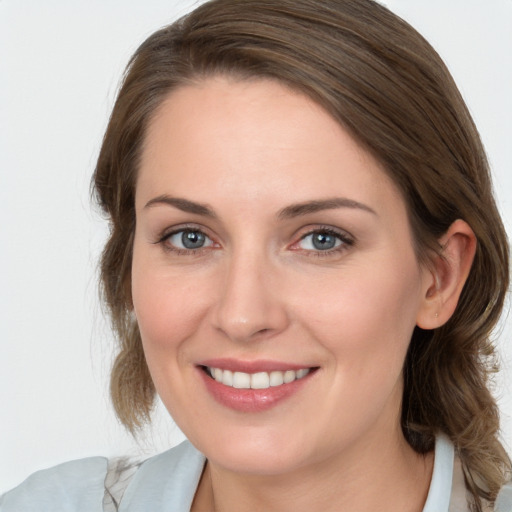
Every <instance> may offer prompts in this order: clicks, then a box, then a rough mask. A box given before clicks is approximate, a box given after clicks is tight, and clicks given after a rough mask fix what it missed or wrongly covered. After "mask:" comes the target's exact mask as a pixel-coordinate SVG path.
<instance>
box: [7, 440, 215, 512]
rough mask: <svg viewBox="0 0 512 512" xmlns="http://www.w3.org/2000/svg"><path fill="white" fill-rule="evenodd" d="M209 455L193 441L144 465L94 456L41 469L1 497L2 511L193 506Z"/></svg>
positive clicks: (76, 511) (91, 511)
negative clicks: (204, 453) (197, 448)
mask: <svg viewBox="0 0 512 512" xmlns="http://www.w3.org/2000/svg"><path fill="white" fill-rule="evenodd" d="M204 462H205V457H204V455H202V454H201V453H200V452H198V451H197V450H196V449H195V448H194V447H193V446H192V445H191V444H190V443H189V442H188V441H185V442H183V443H181V444H180V445H178V446H176V447H174V448H172V449H170V450H168V451H166V452H164V453H161V454H159V455H155V456H154V457H151V458H149V459H147V460H146V461H144V462H143V463H141V464H128V463H127V462H126V460H125V459H112V460H108V459H106V458H104V457H91V458H87V459H81V460H75V461H71V462H66V463H64V464H60V465H58V466H55V467H53V468H50V469H45V470H43V471H38V472H37V473H34V474H33V475H31V476H30V477H29V478H27V479H26V480H25V481H24V482H23V483H22V484H20V485H19V486H18V487H16V488H14V489H13V490H11V491H9V492H7V493H6V494H4V495H3V496H1V497H0V512H59V511H65V512H102V511H110V510H118V509H119V510H127V509H128V508H129V510H133V511H137V512H139V511H141V512H145V511H147V510H151V511H152V512H158V511H160V510H168V509H169V507H170V506H171V507H172V508H171V510H176V511H178V510H179V511H181V510H190V506H191V504H192V501H193V499H194V495H195V492H196V488H197V485H198V483H199V480H200V478H201V474H202V471H203V467H204Z"/></svg>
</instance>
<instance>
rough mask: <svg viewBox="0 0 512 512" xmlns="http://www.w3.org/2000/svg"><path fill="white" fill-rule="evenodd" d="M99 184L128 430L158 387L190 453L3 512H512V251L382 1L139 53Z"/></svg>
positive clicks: (214, 22) (51, 490)
mask: <svg viewBox="0 0 512 512" xmlns="http://www.w3.org/2000/svg"><path fill="white" fill-rule="evenodd" d="M94 186H95V190H96V193H97V196H98V199H99V202H100V204H101V205H102V207H103V208H104V210H105V212H106V213H107V214H108V215H109V218H110V220H111V236H110V239H109V241H108V243H107V246H106V248H105V251H104V254H103V259H102V282H103V286H104V292H105V299H106V302H107V304H108V306H109V308H110V311H111V314H112V320H113V325H114V328H115V330H116V332H117V334H118V336H119V341H120V351H119V355H118V357H117V359H116V363H115V365H114V368H113V372H112V380H111V391H112V397H113V401H114V404H115V407H116V411H117V414H118V416H119V418H120V419H121V420H122V421H123V423H124V424H125V425H126V426H127V427H128V428H129V429H130V430H132V431H134V432H135V431H136V430H137V429H138V428H139V427H141V426H142V425H143V424H144V422H146V421H147V420H149V417H150V412H151V407H152V404H153V400H154V396H155V392H158V394H159V395H160V397H161V399H162V400H163V402H164V404H165V405H166V407H167V409H168V410H169V412H170V414H171V415H172V417H173V418H174V419H175V420H176V422H177V423H178V425H179V426H180V427H181V429H182V430H183V432H184V433H185V434H186V435H187V437H188V439H189V440H190V441H191V443H192V444H190V443H188V442H187V443H185V444H183V445H180V446H179V447H178V448H177V449H174V450H171V451H170V452H167V453H165V454H162V455H160V456H157V457H155V458H152V459H149V460H148V461H146V462H145V463H144V464H142V465H140V466H135V467H128V468H126V467H122V466H119V465H117V466H116V465H115V464H112V463H110V464H109V463H107V461H105V460H104V459H87V460H84V461H78V462H75V463H70V464H67V465H64V466H62V467H60V468H56V469H54V470H49V471H48V472H46V473H42V474H39V475H35V476H34V477H32V479H29V480H28V481H27V483H25V484H24V485H22V486H20V487H19V488H17V489H15V490H14V491H12V492H11V493H8V494H7V495H6V496H5V497H4V498H3V502H2V510H6V511H9V510H21V509H22V507H23V506H27V507H30V506H31V504H33V503H41V502H42V501H43V500H53V503H54V504H55V505H54V506H57V505H58V506H61V507H62V506H63V501H64V500H66V499H69V500H70V502H73V503H75V502H77V503H79V504H78V505H74V504H73V505H72V506H73V507H74V508H71V503H70V508H69V509H73V510H75V509H76V510H95V509H96V510H101V507H102V504H103V506H104V507H105V509H107V510H108V509H110V510H113V509H115V508H116V507H117V506H118V504H119V503H120V505H119V510H192V511H217V512H219V511H229V510H238V511H239V510H268V511H271V510H322V511H327V510H376V509H378V510H393V511H401V510H404V511H405V510H414V511H421V510H423V511H424V512H429V511H444V510H451V511H455V510H492V509H493V507H494V510H498V511H505V510H506V511H509V510H512V499H511V493H512V487H511V486H510V483H507V482H509V480H510V471H511V466H510V460H509V458H508V456H507V454H506V453H505V450H504V449H503V447H502V445H501V444H500V442H499V440H498V437H497V434H498V428H499V423H498V415H497V409H496V404H495V402H494V400H493V398H492V396H491V395H490V393H489V391H488V389H487V387H486V383H487V378H488V375H489V372H490V371H491V369H492V366H491V363H492V360H491V358H492V354H493V352H492V346H491V345H490V343H489V334H490V332H491V330H492V328H493V326H494V325H495V323H496V321H497V319H498V317H499V314H500V311H501V308H502V305H503V300H504V295H505V293H506V290H507V286H508V276H509V274H508V248H507V243H506V236H505V233H504V230H503V226H502V223H501V221H500V218H499V215H498V213H497V210H496V206H495V203H494V199H493V197H492V191H491V185H490V179H489V174H488V169H487V164H486V160H485V154H484V151H483V148H482V145H481V143H480V140H479V137H478V133H477V131H476V129H475V127H474V125H473V122H472V120H471V117H470V116H469V113H468V111H467V109H466V107H465V105H464V103H463V101H462V99H461V97H460V95H459V93H458V91H457V89H456V87H455V85H454V83H453V81H452V79H451V77H450V75H449V73H448V71H447V70H446V68H445V66H444V65H443V63H442V62H441V61H440V59H439V57H438V56H437V55H436V54H435V52H434V51H433V50H432V48H431V47H430V46H429V45H428V43H426V42H425V40H424V39H423V38H421V36H419V35H418V34H417V33H416V32H415V31H414V30H413V29H412V28H411V27H410V26H408V25H407V24H405V23H404V22H403V21H401V20H400V19H398V18H397V17H396V16H394V15H392V14H391V13H390V12H389V11H387V10H386V9H385V8H383V7H382V6H380V5H379V4H377V3H374V2H372V1H370V0H358V1H355V0H348V1H308V0H301V1H296V0H294V1H285V0H282V1H263V0H260V1H256V0H249V1H243V2H241V1H240V0H217V1H213V2H211V3H207V4H205V5H203V6H201V7H199V8H198V9H197V10H196V11H194V13H192V14H191V15H189V16H188V17H186V18H184V19H183V20H181V21H179V22H177V23H175V24H174V25H172V26H170V27H168V28H166V29H163V30H161V31H159V32H157V33H156V34H154V35H153V36H151V37H150V38H149V39H148V40H147V41H146V42H145V43H144V44H143V45H142V46H141V47H140V48H139V50H138V51H137V52H136V54H135V56H134V57H133V58H132V61H131V62H130V66H129V68H128V72H127V75H126V77H125V81H124V84H123V87H122V89H121V91H120V93H119V96H118V100H117V102H116V105H115V107H114V111H113V114H112V117H111V120H110V123H109V127H108V129H107V132H106V134H105V138H104V142H103V146H102V150H101V152H100V156H99V159H98V164H97V168H96V173H95V176H94ZM319 397H321V399H319ZM203 454H204V455H203ZM454 455H455V457H454ZM55 479H56V480H57V481H58V482H64V485H62V484H61V483H59V484H58V487H60V489H61V490H59V488H57V487H56V486H55V485H53V486H52V485H51V481H52V480H55ZM66 479H67V480H66ZM105 488H106V490H105ZM29 490H30V491H31V492H29Z"/></svg>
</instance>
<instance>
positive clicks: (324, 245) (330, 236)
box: [298, 230, 350, 251]
mask: <svg viewBox="0 0 512 512" xmlns="http://www.w3.org/2000/svg"><path fill="white" fill-rule="evenodd" d="M344 243H346V244H349V243H350V242H349V241H348V240H345V239H344V238H343V237H342V236H341V235H339V234H337V233H333V232H331V231H325V230H322V231H314V232H313V233H309V234H307V235H306V236H304V237H303V238H302V239H301V240H300V242H299V244H298V245H299V247H300V248H301V249H304V250H306V251H330V250H332V249H336V248H337V247H339V246H341V245H342V244H344Z"/></svg>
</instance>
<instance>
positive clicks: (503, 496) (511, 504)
mask: <svg viewBox="0 0 512 512" xmlns="http://www.w3.org/2000/svg"><path fill="white" fill-rule="evenodd" d="M494 510H495V512H512V480H511V481H509V482H508V483H506V484H505V485H504V486H503V487H502V488H501V491H500V492H499V494H498V497H497V498H496V502H495V505H494Z"/></svg>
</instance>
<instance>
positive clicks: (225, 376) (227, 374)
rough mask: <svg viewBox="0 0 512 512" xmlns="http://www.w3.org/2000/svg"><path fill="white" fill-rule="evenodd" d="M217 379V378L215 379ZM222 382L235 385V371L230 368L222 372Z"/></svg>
mask: <svg viewBox="0 0 512 512" xmlns="http://www.w3.org/2000/svg"><path fill="white" fill-rule="evenodd" d="M215 380H217V379H215ZM221 382H222V384H224V385H226V386H233V372H232V371H230V370H224V371H223V372H222V381H221Z"/></svg>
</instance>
